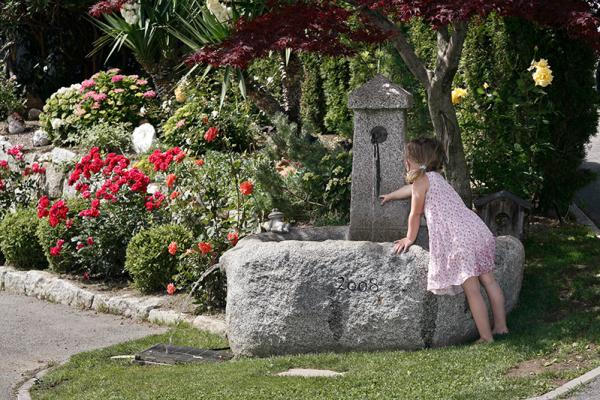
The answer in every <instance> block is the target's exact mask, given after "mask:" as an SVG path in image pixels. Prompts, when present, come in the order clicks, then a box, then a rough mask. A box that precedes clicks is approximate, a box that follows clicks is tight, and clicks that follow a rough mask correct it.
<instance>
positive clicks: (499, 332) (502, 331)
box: [492, 328, 508, 335]
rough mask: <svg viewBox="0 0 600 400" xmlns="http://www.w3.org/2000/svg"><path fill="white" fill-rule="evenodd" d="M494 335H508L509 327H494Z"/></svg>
mask: <svg viewBox="0 0 600 400" xmlns="http://www.w3.org/2000/svg"><path fill="white" fill-rule="evenodd" d="M492 334H493V335H508V328H504V329H494V330H493V331H492Z"/></svg>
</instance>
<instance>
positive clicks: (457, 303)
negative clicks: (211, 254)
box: [220, 75, 525, 357]
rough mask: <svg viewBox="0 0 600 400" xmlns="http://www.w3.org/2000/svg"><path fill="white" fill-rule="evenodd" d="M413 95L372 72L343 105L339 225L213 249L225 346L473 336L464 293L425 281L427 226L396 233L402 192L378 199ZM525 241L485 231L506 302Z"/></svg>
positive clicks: (401, 224) (404, 206)
mask: <svg viewBox="0 0 600 400" xmlns="http://www.w3.org/2000/svg"><path fill="white" fill-rule="evenodd" d="M411 103H412V96H411V94H410V93H408V92H407V91H405V90H404V89H403V88H401V87H399V86H397V85H394V84H393V83H391V82H390V81H389V80H387V79H386V78H385V77H383V76H381V75H378V76H376V77H375V78H373V79H372V80H371V81H369V82H367V83H366V84H364V85H363V86H361V87H360V88H358V89H356V90H355V91H354V92H353V93H351V94H350V96H349V106H350V108H352V109H353V111H354V137H353V158H352V187H351V204H350V226H349V227H323V228H306V229H298V228H293V229H292V230H291V231H290V232H289V233H285V234H275V233H272V232H270V233H262V234H257V235H251V236H248V237H246V238H244V239H242V240H240V241H239V242H238V244H237V245H236V246H235V247H234V248H233V249H230V250H229V251H227V252H226V253H225V254H223V256H222V257H221V259H220V266H221V269H222V270H223V271H224V272H225V273H226V275H227V306H226V322H227V335H228V338H229V344H230V347H231V349H232V351H233V353H234V354H236V355H249V356H261V357H262V356H270V355H275V354H297V353H310V352H322V351H351V350H387V349H420V348H425V347H437V346H446V345H451V344H456V343H462V342H465V341H468V340H471V339H474V338H475V337H476V336H477V330H476V328H475V324H474V322H473V318H472V317H471V313H470V311H469V306H468V304H467V301H466V299H465V296H464V294H460V295H456V296H437V295H434V294H432V293H430V292H428V291H427V290H426V285H427V266H428V262H429V252H428V251H427V244H428V239H427V227H426V225H425V224H424V222H422V223H421V229H420V232H419V236H418V237H417V240H416V244H415V245H413V246H412V247H411V248H410V250H409V251H408V252H407V253H404V254H392V247H393V241H394V240H396V239H400V238H402V237H404V236H405V235H406V220H407V217H408V214H409V211H410V204H409V202H408V201H395V202H391V203H388V204H386V205H385V206H381V205H380V201H379V196H380V195H381V194H384V193H389V192H392V191H394V190H396V189H397V188H398V187H400V186H402V185H403V184H404V175H405V171H404V162H403V158H404V154H403V152H404V142H405V126H406V123H405V110H406V109H407V108H408V107H410V105H411ZM524 258H525V255H524V250H523V246H522V244H521V243H520V242H519V241H518V240H517V239H516V238H514V237H512V236H502V237H498V238H497V240H496V269H495V273H496V277H497V279H498V281H499V283H500V285H501V287H502V289H503V290H504V294H505V297H506V308H507V309H508V310H510V309H512V308H513V307H514V305H515V304H516V303H517V299H518V296H519V291H520V289H521V280H522V276H523V263H524Z"/></svg>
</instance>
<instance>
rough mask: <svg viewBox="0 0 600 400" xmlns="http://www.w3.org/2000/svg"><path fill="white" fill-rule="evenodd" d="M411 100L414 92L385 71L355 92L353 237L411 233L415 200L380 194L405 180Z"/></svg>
mask: <svg viewBox="0 0 600 400" xmlns="http://www.w3.org/2000/svg"><path fill="white" fill-rule="evenodd" d="M411 104H412V95H411V94H410V93H408V92H407V91H406V90H404V89H403V88H401V87H400V86H398V85H395V84H393V83H392V82H390V81H389V80H388V79H387V78H385V77H384V76H382V75H377V76H376V77H375V78H373V79H371V80H370V81H368V82H367V83H365V84H364V85H362V86H361V87H359V88H357V89H356V90H354V91H353V92H352V93H351V94H350V96H349V99H348V106H349V107H350V108H351V109H352V110H353V111H354V136H353V141H352V154H353V156H352V188H351V191H350V192H351V201H350V237H349V238H350V240H369V241H374V242H392V241H394V240H397V239H400V238H402V237H404V236H405V235H406V230H407V225H406V221H407V219H408V214H409V212H410V203H409V202H408V201H393V202H390V203H387V204H386V205H385V206H381V204H380V200H379V196H380V195H382V194H387V193H390V192H393V191H395V190H396V189H398V188H399V187H401V186H403V185H404V175H405V172H406V171H405V170H404V162H403V160H404V142H405V136H406V119H405V110H406V108H408V107H409V106H410V105H411ZM375 137H378V139H376V138H375ZM374 142H376V143H374ZM376 153H377V154H378V159H376V157H375V154H376ZM423 232H425V230H423ZM426 241H427V240H424V241H421V240H419V241H417V244H422V243H424V242H426Z"/></svg>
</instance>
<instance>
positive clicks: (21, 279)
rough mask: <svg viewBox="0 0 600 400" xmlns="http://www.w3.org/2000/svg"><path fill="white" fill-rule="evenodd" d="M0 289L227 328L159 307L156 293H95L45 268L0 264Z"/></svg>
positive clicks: (220, 329) (134, 314)
mask: <svg viewBox="0 0 600 400" xmlns="http://www.w3.org/2000/svg"><path fill="white" fill-rule="evenodd" d="M0 290H6V291H7V292H12V293H17V294H24V295H26V296H33V297H36V298H38V299H40V300H47V301H50V302H53V303H59V304H65V305H68V306H71V307H77V308H80V309H85V310H94V311H97V312H103V313H110V314H117V315H122V316H125V317H128V318H133V319H137V320H141V321H149V322H154V323H159V324H167V325H171V324H176V323H178V322H181V321H184V322H188V323H189V324H190V325H192V326H193V327H195V328H196V329H199V330H203V331H208V332H210V333H214V334H217V335H219V336H223V337H227V333H226V332H227V328H226V324H225V321H224V320H223V319H220V318H216V317H213V316H208V315H199V316H194V315H190V314H185V313H181V312H178V311H175V310H169V309H161V307H164V306H165V299H164V298H162V297H158V296H143V297H137V296H133V295H129V294H125V295H116V296H110V295H107V294H102V293H95V292H92V291H90V290H87V289H83V288H80V287H78V286H77V285H75V284H74V283H73V282H71V281H68V280H65V279H61V278H58V277H56V276H54V275H52V274H51V273H49V272H45V271H37V270H30V271H19V270H16V269H14V268H11V267H6V266H4V267H2V266H0Z"/></svg>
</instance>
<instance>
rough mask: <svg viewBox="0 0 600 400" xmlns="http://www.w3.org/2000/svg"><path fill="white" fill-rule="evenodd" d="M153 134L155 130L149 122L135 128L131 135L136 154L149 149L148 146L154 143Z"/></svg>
mask: <svg viewBox="0 0 600 400" xmlns="http://www.w3.org/2000/svg"><path fill="white" fill-rule="evenodd" d="M155 135H156V130H155V129H154V127H153V126H152V125H151V124H149V123H145V124H142V125H140V126H138V127H137V128H135V129H134V131H133V134H132V135H131V142H132V143H133V150H135V152H136V153H138V154H139V153H145V152H147V151H148V150H150V147H152V144H153V143H154V138H155Z"/></svg>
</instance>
